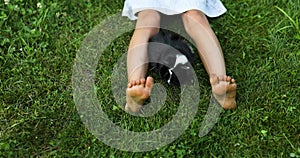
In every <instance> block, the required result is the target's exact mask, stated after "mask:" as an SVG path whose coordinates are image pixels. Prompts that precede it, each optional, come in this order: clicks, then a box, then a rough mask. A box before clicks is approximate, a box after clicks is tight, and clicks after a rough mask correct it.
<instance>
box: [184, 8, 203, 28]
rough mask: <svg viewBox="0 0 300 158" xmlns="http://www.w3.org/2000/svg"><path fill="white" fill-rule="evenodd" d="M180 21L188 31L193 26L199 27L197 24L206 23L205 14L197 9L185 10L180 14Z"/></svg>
mask: <svg viewBox="0 0 300 158" xmlns="http://www.w3.org/2000/svg"><path fill="white" fill-rule="evenodd" d="M182 21H183V24H184V27H185V29H186V31H187V32H188V33H189V32H191V31H193V30H194V29H195V27H198V28H199V25H206V24H208V21H207V19H206V16H205V14H204V13H202V12H201V11H199V10H189V11H186V12H185V13H183V14H182Z"/></svg>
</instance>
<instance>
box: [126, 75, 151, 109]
mask: <svg viewBox="0 0 300 158" xmlns="http://www.w3.org/2000/svg"><path fill="white" fill-rule="evenodd" d="M153 84H154V81H153V78H152V77H147V79H146V80H145V79H140V80H137V81H132V82H130V83H129V84H128V86H127V90H126V105H125V110H126V111H129V112H138V111H139V110H140V108H141V107H142V105H143V103H144V102H145V100H147V99H148V98H149V96H150V92H151V89H152V86H153Z"/></svg>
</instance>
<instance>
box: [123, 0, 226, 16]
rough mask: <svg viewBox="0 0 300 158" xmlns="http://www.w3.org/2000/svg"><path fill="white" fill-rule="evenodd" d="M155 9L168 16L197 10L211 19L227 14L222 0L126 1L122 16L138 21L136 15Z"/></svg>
mask: <svg viewBox="0 0 300 158" xmlns="http://www.w3.org/2000/svg"><path fill="white" fill-rule="evenodd" d="M145 9H153V10H156V11H159V12H161V13H163V14H166V15H174V14H180V13H183V12H185V11H188V10H191V9H196V10H200V11H202V12H203V13H204V14H205V15H207V16H209V17H217V16H220V15H222V14H224V13H225V12H226V8H225V7H224V5H223V4H222V2H221V1H220V0H126V1H125V3H124V8H123V11H122V16H127V17H128V18H129V19H131V20H136V19H137V16H136V13H138V12H140V11H142V10H145Z"/></svg>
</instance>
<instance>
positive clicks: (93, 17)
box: [0, 0, 300, 157]
mask: <svg viewBox="0 0 300 158" xmlns="http://www.w3.org/2000/svg"><path fill="white" fill-rule="evenodd" d="M38 2H39V1H34V0H26V1H25V0H11V1H10V2H9V4H8V5H6V4H4V2H1V3H0V31H1V34H0V65H1V66H0V72H1V73H0V122H1V123H0V127H1V132H0V157H29V156H33V157H35V156H39V157H52V156H53V157H54V156H58V157H71V156H74V157H129V156H137V157H174V156H178V157H183V156H185V157H192V156H196V155H198V156H203V157H300V118H299V116H300V104H299V103H300V99H299V98H300V95H299V94H300V88H299V85H300V82H299V81H300V80H299V79H300V78H299V76H300V75H299V70H300V67H299V58H300V40H299V37H300V32H299V27H300V26H299V19H300V17H299V15H300V1H299V0H277V1H272V0H269V1H267V0H265V1H253V0H241V1H226V2H225V1H224V4H225V6H226V7H227V9H228V12H227V13H226V14H225V15H224V16H221V17H220V18H216V19H210V21H211V25H212V27H213V29H214V30H215V32H216V34H217V36H218V38H219V40H220V43H221V45H222V48H223V51H224V55H225V60H226V64H227V65H226V66H227V71H228V74H229V75H231V76H233V77H234V78H236V80H237V83H238V96H237V104H238V107H237V109H236V110H234V111H223V112H222V113H221V115H220V118H219V121H218V123H217V124H216V126H214V128H213V129H212V131H210V133H208V135H207V136H205V137H201V138H199V137H198V136H197V135H198V132H199V129H200V126H201V122H202V121H203V116H204V114H205V113H206V110H207V108H208V103H209V95H210V87H209V82H208V79H207V77H208V76H207V74H206V73H205V71H204V68H203V66H202V64H201V61H200V59H198V58H197V60H196V61H197V63H198V64H197V65H196V66H197V68H196V72H197V75H198V79H199V86H200V89H201V98H200V102H199V108H198V112H197V115H196V117H195V119H194V120H193V121H192V123H191V125H190V126H189V128H188V129H187V130H186V131H185V132H184V134H183V135H181V136H180V137H179V138H178V139H177V140H176V141H174V142H172V143H171V144H169V145H167V146H165V147H162V148H160V149H157V150H153V151H150V152H142V153H132V152H124V151H120V150H117V149H113V148H110V147H109V146H107V145H105V144H104V143H102V142H101V141H99V140H98V139H97V138H96V137H95V136H93V135H92V134H91V133H90V132H89V131H88V129H87V128H86V127H85V125H84V124H83V123H82V121H81V119H80V117H79V115H78V113H77V109H76V106H75V103H74V101H73V97H72V95H73V93H72V81H71V78H72V68H73V64H74V59H75V57H76V53H77V52H78V50H79V48H80V45H81V43H82V41H83V39H84V38H85V37H86V36H87V34H88V33H89V31H91V30H92V29H93V27H95V26H96V25H98V24H99V23H100V21H102V20H103V19H105V18H106V17H108V16H109V15H113V14H115V13H119V12H120V11H121V9H122V7H123V1H121V0H117V1H113V2H112V1H109V0H101V1H89V0H84V1H58V0H53V1H48V0H44V1H41V2H40V3H41V4H42V8H38V7H37V3H38ZM131 33H132V32H129V33H128V34H124V35H123V36H121V37H119V38H118V39H117V40H115V41H114V42H113V43H112V44H111V45H110V47H109V48H108V49H107V50H106V53H105V55H104V56H103V57H101V58H100V61H101V64H102V65H101V67H98V69H97V75H96V79H97V82H96V85H97V95H98V98H99V99H100V100H102V101H103V102H104V103H107V104H108V105H110V107H105V108H104V111H105V112H106V113H107V114H108V116H109V118H110V119H111V120H113V121H114V122H115V123H116V124H118V125H120V126H121V127H123V128H127V129H130V130H133V131H150V130H153V129H157V128H160V127H161V126H163V125H165V124H166V123H167V122H168V121H170V120H171V119H172V115H173V114H175V113H176V110H177V105H176V104H173V102H174V100H175V101H176V96H174V95H173V93H174V92H177V91H178V89H176V88H175V89H172V88H168V92H167V93H168V94H169V95H168V97H167V101H168V103H167V106H168V107H167V106H164V107H163V108H162V109H161V111H159V113H158V114H159V115H155V116H154V117H150V118H146V119H145V118H137V117H132V116H129V115H128V114H126V113H124V112H123V111H122V110H121V109H120V108H111V107H113V106H115V107H117V106H118V105H117V104H116V103H115V101H114V98H113V96H112V92H111V90H110V78H111V73H112V68H113V66H114V64H115V63H116V62H117V60H118V58H119V57H120V56H121V55H122V53H123V52H126V49H127V46H128V43H129V40H130V35H131ZM112 52H113V54H112ZM100 81H101V84H100Z"/></svg>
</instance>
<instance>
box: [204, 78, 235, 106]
mask: <svg viewBox="0 0 300 158" xmlns="http://www.w3.org/2000/svg"><path fill="white" fill-rule="evenodd" d="M210 84H211V86H212V92H213V95H214V97H215V98H216V100H217V101H218V102H219V104H220V105H221V106H222V107H223V108H224V109H235V107H236V101H235V96H236V87H237V85H236V83H235V80H234V79H233V78H231V77H229V76H226V75H225V76H219V77H218V76H216V75H212V76H211V78H210Z"/></svg>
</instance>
